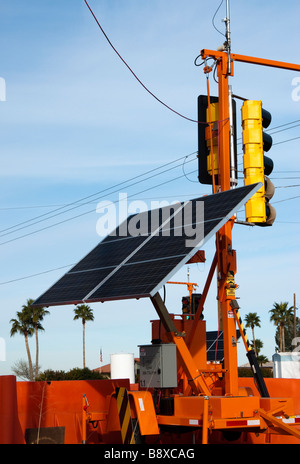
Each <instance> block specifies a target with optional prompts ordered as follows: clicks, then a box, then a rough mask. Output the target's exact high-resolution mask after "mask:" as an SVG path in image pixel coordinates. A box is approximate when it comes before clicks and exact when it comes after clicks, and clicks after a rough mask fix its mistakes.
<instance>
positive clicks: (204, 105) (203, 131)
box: [198, 95, 237, 185]
mask: <svg viewBox="0 0 300 464" xmlns="http://www.w3.org/2000/svg"><path fill="white" fill-rule="evenodd" d="M209 101H210V104H208V97H207V96H206V95H199V97H198V121H199V123H198V162H199V168H198V179H199V182H200V183H201V184H207V185H213V184H214V183H215V185H219V183H220V179H219V177H220V171H219V150H220V147H219V135H220V134H219V122H220V119H219V98H218V97H214V96H211V97H210V99H209ZM232 125H233V139H234V141H233V157H234V163H235V166H237V148H236V145H237V142H236V102H235V100H232ZM210 131H211V132H210ZM213 173H214V179H213Z"/></svg>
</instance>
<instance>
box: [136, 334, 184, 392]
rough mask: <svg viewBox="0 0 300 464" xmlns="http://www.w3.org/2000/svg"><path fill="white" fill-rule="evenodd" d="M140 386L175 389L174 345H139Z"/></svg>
mask: <svg viewBox="0 0 300 464" xmlns="http://www.w3.org/2000/svg"><path fill="white" fill-rule="evenodd" d="M139 348H140V386H141V387H146V388H175V387H177V360H176V345H175V344H174V343H166V344H161V345H158V344H157V345H155V344H154V345H140V347H139Z"/></svg>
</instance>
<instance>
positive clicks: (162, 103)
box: [84, 0, 206, 124]
mask: <svg viewBox="0 0 300 464" xmlns="http://www.w3.org/2000/svg"><path fill="white" fill-rule="evenodd" d="M84 2H85V4H86V6H87V7H88V9H89V10H90V13H91V14H92V16H93V18H94V20H95V21H96V23H97V25H98V27H99V29H100V30H101V32H102V34H103V35H104V37H105V39H106V40H107V42H108V43H109V45H110V46H111V48H112V49H113V51H114V52H115V53H116V54H117V55H118V57H119V58H120V60H121V61H122V62H123V63H124V64H125V66H126V67H127V68H128V69H129V71H130V72H131V74H132V75H133V77H134V78H135V79H136V80H137V81H138V83H139V84H140V85H141V86H142V87H143V88H144V89H145V90H146V92H148V93H149V94H150V95H151V96H152V97H153V98H155V100H157V101H158V102H159V103H160V104H161V105H163V106H165V107H166V108H167V109H168V110H170V111H172V112H173V113H175V114H177V116H180V117H181V118H183V119H186V120H187V121H191V122H195V123H197V124H206V122H203V121H197V120H196V119H192V118H189V117H187V116H184V115H183V114H181V113H179V112H178V111H176V110H174V109H173V108H171V107H170V106H169V105H167V104H166V103H165V102H163V101H162V100H161V99H160V98H158V97H157V96H156V95H155V94H154V93H153V92H151V90H149V89H148V87H146V85H145V84H144V83H143V82H142V81H141V79H140V78H139V77H138V76H137V75H136V74H135V72H134V71H133V70H132V68H131V67H130V66H129V64H128V63H127V62H126V61H125V60H124V58H123V57H122V56H121V54H120V53H119V52H118V50H117V49H116V48H115V46H114V45H113V44H112V42H111V41H110V39H109V37H108V35H107V34H106V32H105V31H104V29H103V27H102V26H101V24H100V22H99V21H98V19H97V17H96V15H95V13H94V12H93V10H92V8H91V7H90V5H89V4H88V2H87V0H84Z"/></svg>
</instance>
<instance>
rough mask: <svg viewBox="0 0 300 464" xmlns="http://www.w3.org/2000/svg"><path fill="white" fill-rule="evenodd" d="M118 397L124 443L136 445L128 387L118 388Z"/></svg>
mask: <svg viewBox="0 0 300 464" xmlns="http://www.w3.org/2000/svg"><path fill="white" fill-rule="evenodd" d="M116 399H117V407H118V414H119V418H120V426H121V436H122V443H123V444H124V445H134V444H135V440H134V431H133V424H132V418H131V413H130V404H129V397H128V392H127V390H126V388H124V387H118V388H116Z"/></svg>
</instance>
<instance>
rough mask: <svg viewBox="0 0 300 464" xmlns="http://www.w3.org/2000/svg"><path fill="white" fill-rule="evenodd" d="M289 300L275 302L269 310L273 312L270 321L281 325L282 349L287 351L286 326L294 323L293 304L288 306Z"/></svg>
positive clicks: (278, 325)
mask: <svg viewBox="0 0 300 464" xmlns="http://www.w3.org/2000/svg"><path fill="white" fill-rule="evenodd" d="M288 305H289V304H288V302H287V301H286V302H281V303H274V304H273V308H272V309H271V310H270V311H269V313H271V317H270V321H271V322H274V324H275V325H276V326H277V327H279V338H280V347H279V349H280V351H282V352H284V351H285V334H284V330H285V326H286V325H289V324H291V323H292V320H293V318H294V314H293V309H294V307H293V306H290V307H289V308H288Z"/></svg>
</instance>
